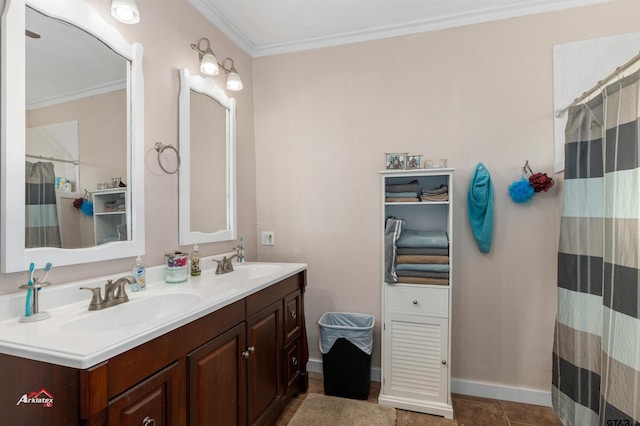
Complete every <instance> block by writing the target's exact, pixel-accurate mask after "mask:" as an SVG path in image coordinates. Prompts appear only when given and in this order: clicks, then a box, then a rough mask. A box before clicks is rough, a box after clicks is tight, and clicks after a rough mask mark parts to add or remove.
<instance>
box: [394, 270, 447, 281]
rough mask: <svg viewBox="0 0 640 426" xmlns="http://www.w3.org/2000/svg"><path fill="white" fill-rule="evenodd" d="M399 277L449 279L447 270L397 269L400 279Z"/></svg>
mask: <svg viewBox="0 0 640 426" xmlns="http://www.w3.org/2000/svg"><path fill="white" fill-rule="evenodd" d="M400 277H422V278H443V279H449V273H448V272H423V271H398V279H400Z"/></svg>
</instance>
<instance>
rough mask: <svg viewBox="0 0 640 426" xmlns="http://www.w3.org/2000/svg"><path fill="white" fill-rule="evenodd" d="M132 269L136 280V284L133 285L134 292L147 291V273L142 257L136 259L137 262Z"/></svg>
mask: <svg viewBox="0 0 640 426" xmlns="http://www.w3.org/2000/svg"><path fill="white" fill-rule="evenodd" d="M131 269H132V271H131V275H133V277H134V278H135V279H136V282H135V284H133V286H132V290H133V291H140V290H144V289H146V288H147V282H146V279H147V277H146V271H145V268H144V265H143V264H142V258H141V257H140V255H138V257H136V262H135V263H134V264H133V267H132V268H131Z"/></svg>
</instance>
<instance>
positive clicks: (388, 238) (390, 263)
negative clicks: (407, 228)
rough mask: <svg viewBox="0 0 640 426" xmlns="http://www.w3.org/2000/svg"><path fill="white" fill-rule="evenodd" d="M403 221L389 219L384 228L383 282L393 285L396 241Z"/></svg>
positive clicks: (395, 277) (395, 278)
mask: <svg viewBox="0 0 640 426" xmlns="http://www.w3.org/2000/svg"><path fill="white" fill-rule="evenodd" d="M403 225H404V220H402V219H396V218H393V217H390V218H388V219H387V223H386V224H385V228H384V281H385V282H386V283H388V284H393V283H394V282H396V280H397V276H396V241H397V239H398V237H399V236H400V233H401V232H402V226H403Z"/></svg>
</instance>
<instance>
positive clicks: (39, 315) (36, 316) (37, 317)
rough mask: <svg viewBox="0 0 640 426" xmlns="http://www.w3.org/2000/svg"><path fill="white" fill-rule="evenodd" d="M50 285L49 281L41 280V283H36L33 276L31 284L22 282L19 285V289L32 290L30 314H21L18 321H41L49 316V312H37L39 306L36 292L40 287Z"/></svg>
mask: <svg viewBox="0 0 640 426" xmlns="http://www.w3.org/2000/svg"><path fill="white" fill-rule="evenodd" d="M49 285H51V283H49V282H43V283H38V280H37V278H34V280H33V285H29V284H23V285H21V286H20V288H21V289H25V290H29V289H31V290H33V291H32V293H33V302H32V303H33V305H32V307H33V308H32V310H31V312H32V313H31V315H29V316H26V315H23V316H21V317H20V320H19V321H20V322H35V321H42V320H45V319H47V318H50V317H51V314H49V312H45V311H42V312H39V306H38V293H40V291H39V290H40V289H41V288H43V287H47V286H49Z"/></svg>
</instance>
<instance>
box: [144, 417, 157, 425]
mask: <svg viewBox="0 0 640 426" xmlns="http://www.w3.org/2000/svg"><path fill="white" fill-rule="evenodd" d="M142 426H156V421H155V420H154V419H152V418H151V417H149V416H147V417H145V418H144V419H143V420H142Z"/></svg>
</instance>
